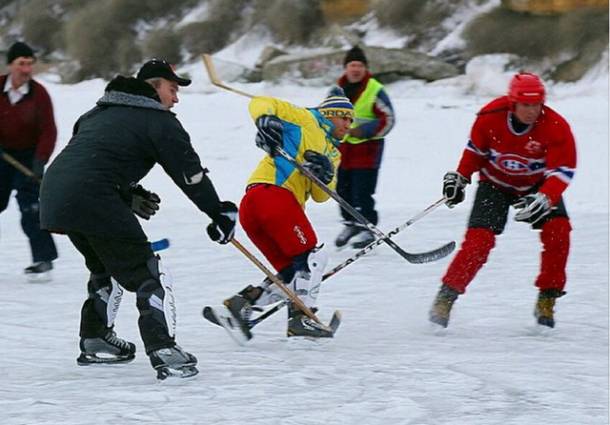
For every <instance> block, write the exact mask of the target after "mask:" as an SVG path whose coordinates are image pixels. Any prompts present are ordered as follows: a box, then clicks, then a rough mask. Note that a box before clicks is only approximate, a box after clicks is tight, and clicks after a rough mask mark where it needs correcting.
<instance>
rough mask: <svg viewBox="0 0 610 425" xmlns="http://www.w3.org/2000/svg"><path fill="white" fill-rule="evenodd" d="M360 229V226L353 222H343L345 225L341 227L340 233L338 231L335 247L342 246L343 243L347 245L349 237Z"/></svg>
mask: <svg viewBox="0 0 610 425" xmlns="http://www.w3.org/2000/svg"><path fill="white" fill-rule="evenodd" d="M361 230H362V228H361V227H359V226H357V225H355V224H354V223H352V222H349V221H348V222H345V227H344V228H343V230H342V231H341V233H339V235H338V236H337V239H335V246H336V247H337V248H341V247H344V246H345V245H347V243H348V242H349V241H350V239H351V238H353V237H354V236H356V235H357V234H358V233H360V231H361Z"/></svg>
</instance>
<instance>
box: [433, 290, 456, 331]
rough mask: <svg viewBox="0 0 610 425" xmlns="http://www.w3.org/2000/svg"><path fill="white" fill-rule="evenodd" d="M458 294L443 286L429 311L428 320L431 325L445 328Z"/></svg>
mask: <svg viewBox="0 0 610 425" xmlns="http://www.w3.org/2000/svg"><path fill="white" fill-rule="evenodd" d="M458 295H459V293H458V292H457V291H456V290H455V289H453V288H450V287H449V286H446V285H443V286H441V289H440V290H439V291H438V294H436V298H435V299H434V303H433V304H432V308H431V309H430V316H429V320H430V321H431V322H432V323H436V324H437V325H440V326H442V327H443V328H446V327H447V326H448V325H449V316H450V314H451V308H452V307H453V303H455V300H456V299H457V297H458Z"/></svg>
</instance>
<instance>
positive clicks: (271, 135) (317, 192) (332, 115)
mask: <svg viewBox="0 0 610 425" xmlns="http://www.w3.org/2000/svg"><path fill="white" fill-rule="evenodd" d="M249 109H250V115H251V116H252V119H253V120H254V121H255V123H256V127H257V129H258V133H257V135H256V144H257V146H259V147H260V148H261V149H263V150H265V152H267V155H266V156H265V157H264V158H263V159H262V160H261V161H260V163H259V164H258V166H257V167H256V169H255V170H254V172H253V173H252V175H251V177H250V179H249V180H248V184H247V188H246V194H245V195H244V197H243V199H242V201H241V205H240V209H239V220H240V223H241V225H242V227H243V228H244V230H245V231H246V233H247V235H248V236H249V237H250V239H251V240H252V242H253V243H254V244H255V245H256V246H257V247H258V249H259V250H260V251H261V252H262V253H263V255H264V256H265V257H266V258H267V260H269V262H270V263H271V264H272V265H273V267H274V268H275V269H276V270H277V272H278V274H279V276H280V278H281V279H282V280H283V281H284V282H286V283H287V284H288V285H289V287H290V289H292V290H293V291H294V292H295V293H296V294H297V295H298V296H299V297H300V298H301V300H302V301H303V302H304V303H305V304H306V305H307V306H308V307H310V308H315V301H316V298H317V295H318V291H319V286H320V282H321V280H322V274H323V271H324V267H325V265H326V262H327V257H326V255H325V253H324V251H323V250H321V248H316V245H317V242H318V240H317V237H316V233H315V231H314V229H313V227H312V225H311V223H310V222H309V220H308V219H307V216H306V215H305V211H304V208H305V203H306V202H307V200H308V199H309V198H310V197H311V198H312V199H313V200H314V201H316V202H324V201H326V200H327V199H328V198H329V196H328V194H327V193H325V192H324V191H322V190H321V189H320V188H319V187H318V186H317V185H316V183H314V182H312V181H311V180H310V179H309V178H308V177H306V176H305V175H303V174H301V172H300V171H299V170H298V169H297V168H295V166H294V165H293V164H291V163H290V162H289V161H287V160H286V159H285V158H283V157H282V156H279V155H277V154H276V150H277V148H278V147H281V148H283V149H284V150H285V151H286V152H287V153H288V154H290V155H291V156H292V157H293V158H294V159H295V160H296V161H297V162H299V163H301V164H302V165H303V167H305V168H306V169H308V170H309V171H311V172H312V173H313V174H314V175H315V176H316V177H318V178H319V179H320V180H321V181H322V182H323V183H324V184H326V185H327V187H329V188H330V189H334V188H335V186H336V178H335V169H336V167H337V165H338V163H339V157H340V154H339V150H338V149H337V147H338V145H339V141H340V140H341V139H342V138H343V137H344V136H345V135H346V134H347V131H348V129H349V126H350V125H351V123H352V118H353V107H352V104H351V102H350V101H349V100H348V99H347V98H346V97H345V96H344V94H343V91H342V90H341V89H339V88H336V89H335V90H334V91H331V94H330V96H329V97H327V98H326V99H325V100H324V101H323V102H322V103H321V104H320V105H319V106H318V107H316V108H301V107H298V106H295V105H292V104H290V103H288V102H284V101H282V100H279V99H275V98H271V97H255V98H254V99H253V100H252V101H251V102H250V106H249ZM282 298H284V297H283V294H282V293H281V292H280V291H279V290H278V289H276V288H275V286H274V285H271V283H270V282H269V281H265V282H263V285H262V286H256V287H254V286H248V287H247V288H245V289H244V290H242V291H241V292H240V293H239V294H238V295H236V296H234V297H232V298H229V299H228V300H226V301H225V305H226V306H227V307H228V308H229V310H230V311H231V313H232V315H233V316H234V317H235V318H236V319H237V320H238V321H240V324H242V325H244V324H245V323H246V322H247V311H248V310H249V309H250V308H251V307H252V306H253V305H267V304H270V303H273V302H277V301H279V300H280V299H282ZM242 329H243V326H242ZM247 336H248V337H251V334H247ZM288 336H309V337H331V336H332V333H330V332H329V331H328V330H327V329H324V328H321V327H320V326H319V325H318V324H317V323H315V322H313V321H312V320H310V319H309V318H308V317H307V316H305V315H303V314H302V312H301V311H299V310H297V309H294V308H291V307H290V306H289V320H288Z"/></svg>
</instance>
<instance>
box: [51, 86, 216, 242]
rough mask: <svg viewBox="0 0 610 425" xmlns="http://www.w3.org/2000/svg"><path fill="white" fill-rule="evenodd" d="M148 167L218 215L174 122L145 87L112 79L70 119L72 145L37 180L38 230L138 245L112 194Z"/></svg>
mask: <svg viewBox="0 0 610 425" xmlns="http://www.w3.org/2000/svg"><path fill="white" fill-rule="evenodd" d="M156 163H158V164H160V165H161V166H162V167H163V169H164V170H165V172H166V173H167V174H168V175H169V176H170V177H171V178H172V180H173V181H174V183H176V185H178V186H179V187H180V189H182V191H183V192H184V193H185V194H186V195H187V196H188V197H189V198H190V199H191V200H192V201H193V203H195V205H196V206H197V207H198V208H199V209H200V210H201V211H203V212H205V213H206V214H207V215H208V216H210V218H212V219H214V218H216V217H217V216H218V214H219V203H220V201H219V199H218V195H217V194H216V191H215V189H214V186H213V185H212V182H211V181H210V180H209V179H208V177H207V176H206V172H207V170H204V169H203V168H202V166H201V163H200V161H199V157H198V156H197V154H196V153H195V151H194V150H193V146H192V145H191V142H190V139H189V136H188V134H187V133H186V131H185V130H184V129H183V128H182V125H180V122H179V121H178V120H177V119H176V117H175V115H174V114H173V113H172V112H170V111H168V110H167V109H166V108H165V107H164V106H163V105H162V104H161V103H159V98H158V97H157V93H156V91H155V90H154V89H153V87H152V86H150V85H149V84H148V83H145V82H143V81H140V80H137V79H135V78H126V77H121V76H119V77H117V78H115V79H114V80H112V81H111V82H110V83H109V84H108V86H107V87H106V92H105V94H104V96H103V97H102V98H101V99H100V100H99V101H98V102H97V106H95V107H94V108H93V109H92V110H90V111H89V112H87V113H85V114H84V115H82V116H81V117H80V118H79V119H78V121H77V122H76V124H75V126H74V134H73V136H72V139H71V140H70V142H69V143H68V145H67V146H66V147H65V149H64V150H63V151H62V152H61V153H60V154H59V155H58V156H57V157H56V158H55V160H54V161H53V162H52V163H51V165H50V166H49V168H48V170H47V172H46V173H45V176H44V179H43V182H42V185H41V188H40V222H41V227H42V228H44V229H47V230H50V231H55V232H60V233H66V232H81V233H85V234H90V235H96V236H107V237H118V238H137V239H141V238H146V236H145V234H144V231H143V230H142V227H141V226H140V224H139V222H138V220H137V219H136V217H135V216H134V214H133V212H132V211H131V208H130V206H129V205H128V204H127V203H126V202H125V201H124V200H123V198H122V197H121V195H120V193H119V192H120V191H119V189H120V188H124V187H127V186H128V185H129V183H130V182H138V181H139V180H140V179H142V178H143V177H144V176H145V175H146V174H148V172H149V171H150V169H151V168H152V167H153V166H154V165H155V164H156ZM161 205H163V204H161Z"/></svg>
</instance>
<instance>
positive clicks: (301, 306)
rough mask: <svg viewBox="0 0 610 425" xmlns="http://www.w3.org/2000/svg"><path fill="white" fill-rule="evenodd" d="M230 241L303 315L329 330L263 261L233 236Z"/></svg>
mask: <svg viewBox="0 0 610 425" xmlns="http://www.w3.org/2000/svg"><path fill="white" fill-rule="evenodd" d="M231 243H232V244H233V246H235V248H237V249H238V250H240V251H241V253H242V254H244V255H245V256H246V257H248V259H249V260H250V261H252V262H253V263H254V264H255V265H256V267H258V268H259V269H260V271H262V272H263V273H264V274H265V275H266V276H267V278H269V280H271V281H272V282H273V283H275V285H276V286H277V287H278V288H280V289H281V290H282V292H284V294H285V295H286V296H287V297H288V298H290V301H292V303H293V304H294V305H295V306H296V307H297V308H298V309H299V310H301V311H302V312H303V313H305V315H306V316H307V317H309V318H310V319H311V320H313V321H315V322H316V323H318V324H319V325H320V326H322V327H324V328H326V330H329V331H330V330H331V329H330V328H329V327H328V326H326V325H325V324H324V323H322V322H321V321H320V319H318V317H317V316H316V315H315V314H314V313H313V311H311V310H310V309H309V307H307V306H306V305H305V304H304V303H303V301H301V299H300V298H299V297H297V296H296V295H295V294H294V292H292V291H291V290H290V289H288V288H287V287H286V285H284V283H283V282H282V281H281V280H280V279H279V278H278V277H277V276H276V275H274V274H273V273H272V272H271V271H270V270H269V269H268V268H267V267H265V265H264V264H263V263H261V262H260V261H259V260H258V258H256V257H255V256H254V255H252V253H250V251H248V249H247V248H246V247H245V246H243V245H242V244H241V243H239V242H238V241H237V240H236V239H235V238H234V239H231Z"/></svg>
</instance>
